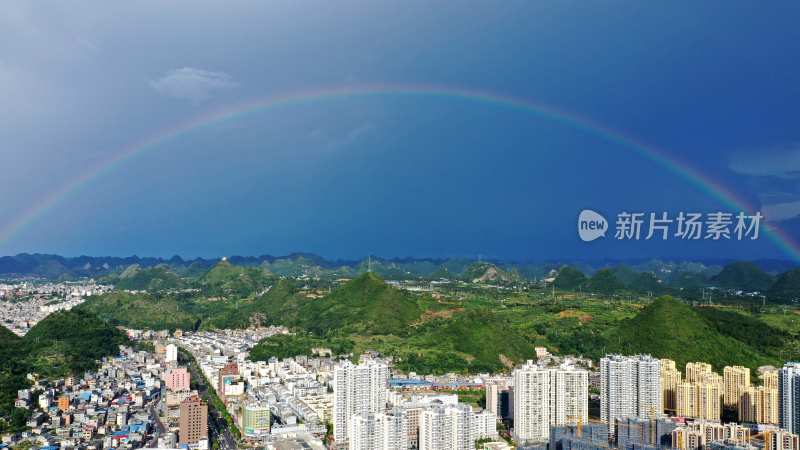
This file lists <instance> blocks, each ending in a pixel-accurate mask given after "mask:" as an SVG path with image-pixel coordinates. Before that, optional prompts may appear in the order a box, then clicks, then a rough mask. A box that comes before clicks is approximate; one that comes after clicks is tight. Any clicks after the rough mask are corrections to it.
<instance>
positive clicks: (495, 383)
mask: <svg viewBox="0 0 800 450" xmlns="http://www.w3.org/2000/svg"><path fill="white" fill-rule="evenodd" d="M510 381H511V380H509V379H508V378H504V377H494V378H489V379H487V380H486V381H485V382H484V389H485V391H486V409H488V410H489V411H491V412H493V413H494V414H495V415H496V416H498V417H499V416H500V393H501V392H503V391H507V390H508V386H509V383H510Z"/></svg>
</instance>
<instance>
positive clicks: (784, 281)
mask: <svg viewBox="0 0 800 450" xmlns="http://www.w3.org/2000/svg"><path fill="white" fill-rule="evenodd" d="M767 298H768V299H769V300H770V301H771V302H778V303H800V269H794V270H790V271H788V272H784V273H782V274H780V275H779V276H778V279H777V280H775V284H773V285H772V287H771V288H770V289H769V291H767Z"/></svg>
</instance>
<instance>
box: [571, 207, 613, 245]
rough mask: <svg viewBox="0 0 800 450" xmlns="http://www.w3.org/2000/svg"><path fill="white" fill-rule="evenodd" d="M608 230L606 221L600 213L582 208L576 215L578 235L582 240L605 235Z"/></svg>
mask: <svg viewBox="0 0 800 450" xmlns="http://www.w3.org/2000/svg"><path fill="white" fill-rule="evenodd" d="M606 231H608V221H607V220H606V218H605V217H603V216H602V215H601V214H600V213H598V212H596V211H592V210H591V209H584V210H583V211H581V213H580V214H579V215H578V236H580V238H581V240H582V241H584V242H591V241H593V240H595V239H598V238H601V237H605V235H606Z"/></svg>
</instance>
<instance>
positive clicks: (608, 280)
mask: <svg viewBox="0 0 800 450" xmlns="http://www.w3.org/2000/svg"><path fill="white" fill-rule="evenodd" d="M586 286H587V288H588V290H589V291H591V292H595V293H598V294H604V295H611V294H613V293H615V292H617V291H619V290H622V289H625V285H623V284H622V282H621V281H619V279H617V276H616V275H615V274H614V271H613V270H611V269H600V270H598V271H597V272H595V273H594V275H592V278H590V279H589V282H588V283H587V284H586Z"/></svg>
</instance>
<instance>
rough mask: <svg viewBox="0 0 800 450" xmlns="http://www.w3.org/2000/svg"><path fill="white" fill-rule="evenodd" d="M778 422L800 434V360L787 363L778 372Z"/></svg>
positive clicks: (788, 429)
mask: <svg viewBox="0 0 800 450" xmlns="http://www.w3.org/2000/svg"><path fill="white" fill-rule="evenodd" d="M778 422H779V424H780V427H781V428H783V429H784V430H786V431H788V432H789V433H794V434H800V362H791V363H786V365H785V366H783V367H782V368H781V370H780V371H779V372H778Z"/></svg>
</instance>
